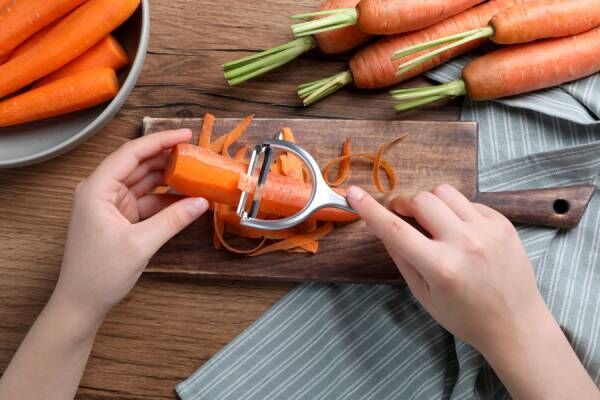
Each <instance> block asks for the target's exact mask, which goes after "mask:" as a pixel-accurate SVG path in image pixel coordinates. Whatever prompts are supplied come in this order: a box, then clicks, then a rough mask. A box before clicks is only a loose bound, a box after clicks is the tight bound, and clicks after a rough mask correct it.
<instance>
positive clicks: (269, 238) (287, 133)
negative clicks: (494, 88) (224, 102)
mask: <svg viewBox="0 0 600 400" xmlns="http://www.w3.org/2000/svg"><path fill="white" fill-rule="evenodd" d="M253 118H254V116H253V115H250V116H248V117H246V118H244V119H243V120H242V121H241V122H240V123H239V124H238V125H237V126H236V127H234V128H233V129H232V130H231V131H230V132H229V133H227V134H225V135H222V136H220V137H218V138H217V139H215V140H212V134H213V127H214V123H215V117H214V115H212V114H206V115H205V116H204V119H203V122H202V129H201V131H200V135H199V137H198V142H197V144H198V146H200V147H204V148H208V149H210V150H212V151H214V152H216V153H220V154H221V155H224V156H226V157H231V155H230V153H229V149H230V148H231V146H233V145H234V144H235V143H236V142H237V141H238V140H239V139H240V138H241V137H242V135H243V134H244V133H245V132H246V130H247V129H248V126H250V124H251V123H252V120H253ZM281 134H282V139H284V140H287V141H290V142H292V143H296V138H295V137H294V134H293V133H292V130H291V129H290V128H283V129H282V131H281ZM407 136H408V135H406V134H404V135H402V136H400V137H398V138H396V139H394V140H391V141H389V142H387V143H384V144H383V145H381V146H380V147H379V149H378V150H377V151H376V152H375V153H374V154H369V153H352V140H351V139H350V138H348V139H346V141H345V142H344V143H343V145H342V152H341V155H340V156H339V157H336V158H334V159H333V160H331V161H329V162H328V163H327V164H326V165H325V167H324V168H323V171H322V173H323V176H324V177H325V180H326V182H327V183H328V184H329V185H330V186H332V187H336V186H340V185H342V184H344V183H345V182H346V181H347V180H348V178H349V177H350V171H351V161H352V160H355V159H363V160H367V161H371V162H373V180H374V182H375V186H376V187H377V190H379V191H380V192H382V193H386V192H389V191H392V190H394V188H395V186H396V183H397V178H396V174H395V173H394V170H393V168H392V166H391V165H390V164H389V163H388V162H387V161H385V160H384V159H383V154H384V152H385V151H386V150H387V149H388V148H389V147H391V146H392V145H394V144H395V143H397V142H400V141H402V140H403V139H405V138H406V137H407ZM248 150H249V148H248V146H240V147H239V148H238V149H237V150H236V152H235V154H234V156H233V159H235V160H237V161H243V160H246V157H247V155H248ZM336 165H337V166H338V175H337V177H336V178H335V179H333V180H331V179H329V175H330V171H331V169H332V168H333V167H334V166H336ZM380 169H383V171H384V172H385V174H386V175H387V177H388V180H389V183H390V188H389V189H388V190H386V189H385V188H384V187H383V185H382V183H381V180H380V176H379V175H380V174H379V172H380ZM270 172H271V173H273V174H278V175H283V176H287V177H290V178H292V179H296V180H298V181H299V182H305V183H310V173H309V171H308V170H307V167H306V166H305V165H304V163H303V162H302V160H300V158H298V156H296V155H295V154H291V153H288V152H284V153H281V154H279V155H278V156H277V157H276V158H275V160H274V162H273V164H272V165H271V167H270ZM254 186H255V182H254V181H253V178H251V177H249V176H247V175H244V174H241V175H240V181H239V183H238V187H239V188H240V190H243V191H248V192H252V190H253V188H254ZM167 191H168V188H158V189H157V190H156V191H155V192H157V193H158V192H160V193H166V192H167ZM211 208H212V210H213V226H214V234H213V244H214V247H215V248H216V249H221V248H225V249H227V250H228V251H230V252H232V253H235V254H244V255H248V256H251V257H256V256H261V255H265V254H269V253H273V252H277V251H286V252H289V253H309V254H315V253H316V252H317V251H318V250H319V240H321V239H322V238H324V237H325V236H327V235H329V234H330V233H331V232H332V231H333V229H334V226H333V224H332V223H330V222H328V223H325V224H322V225H320V226H319V224H318V222H317V221H316V220H315V219H312V218H311V219H309V220H307V221H305V222H304V223H302V224H300V225H298V226H296V227H294V228H290V229H284V230H279V231H262V230H258V229H254V228H249V227H245V226H242V225H241V224H240V219H239V216H238V215H237V213H236V212H235V210H234V209H233V207H232V206H229V205H225V204H218V203H213V204H211ZM276 217H277V216H268V215H259V218H267V219H268V218H276ZM226 234H228V235H231V236H236V237H241V238H246V239H251V240H256V241H257V244H256V246H255V247H253V248H249V249H241V248H238V247H236V246H234V245H232V244H231V243H229V242H228V241H227V240H226V239H225V235H226Z"/></svg>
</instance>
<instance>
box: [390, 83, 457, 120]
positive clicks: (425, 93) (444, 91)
mask: <svg viewBox="0 0 600 400" xmlns="http://www.w3.org/2000/svg"><path fill="white" fill-rule="evenodd" d="M390 93H391V94H392V97H393V98H394V100H399V101H401V103H399V104H396V105H395V106H394V109H395V110H396V111H398V112H402V111H407V110H412V109H413V108H416V107H419V106H424V105H426V104H431V103H435V102H436V101H439V100H443V99H448V98H454V97H457V96H464V95H466V94H467V87H466V85H465V82H464V81H463V80H457V81H452V82H449V83H446V84H443V85H437V86H427V87H421V88H412V89H396V90H392V91H391V92H390Z"/></svg>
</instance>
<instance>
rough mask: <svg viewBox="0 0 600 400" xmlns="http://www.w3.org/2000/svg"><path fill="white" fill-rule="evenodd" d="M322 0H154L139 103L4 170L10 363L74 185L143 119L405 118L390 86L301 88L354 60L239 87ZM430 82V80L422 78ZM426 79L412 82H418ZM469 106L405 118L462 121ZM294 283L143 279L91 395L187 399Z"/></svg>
mask: <svg viewBox="0 0 600 400" xmlns="http://www.w3.org/2000/svg"><path fill="white" fill-rule="evenodd" d="M318 3H319V1H318V0H302V1H297V0H285V1H274V0H266V1H260V2H253V1H242V0H221V1H219V2H215V1H209V0H171V1H167V0H154V1H152V40H151V43H150V50H149V54H148V58H147V60H146V65H145V68H144V72H143V74H142V76H141V78H140V80H139V82H138V85H137V87H136V89H135V90H134V91H133V94H132V95H131V97H130V99H129V101H128V102H127V104H126V105H125V107H124V108H123V110H122V111H121V112H120V114H119V115H118V116H117V118H116V119H115V120H114V121H113V122H112V123H110V124H109V125H108V126H107V127H106V128H105V129H104V130H103V131H102V132H100V133H99V134H98V135H96V136H95V137H94V138H93V139H91V140H89V141H88V142H87V143H85V144H84V145H82V146H81V147H79V148H78V149H77V150H75V151H72V152H71V153H69V154H67V155H64V156H62V157H60V158H58V159H55V160H53V161H50V162H46V163H44V164H42V165H37V166H32V167H28V168H22V169H19V170H5V171H0V210H1V211H0V212H1V214H2V220H1V222H0V371H4V369H5V368H6V366H7V364H8V362H9V361H10V359H11V357H12V356H13V354H14V352H15V351H16V349H17V347H18V345H19V343H20V342H21V340H22V339H23V337H24V335H25V334H26V333H27V330H28V329H29V327H30V326H31V324H32V323H33V321H34V319H35V318H36V316H37V315H38V313H39V312H40V310H41V308H42V307H43V305H44V304H45V302H46V301H47V299H48V297H49V296H50V294H51V292H52V289H53V287H54V284H55V281H56V278H57V276H58V272H59V268H60V263H61V258H62V251H63V245H64V241H65V235H66V228H67V224H68V219H69V210H70V207H71V194H72V191H73V188H74V187H75V186H76V184H77V183H78V182H79V181H80V180H81V179H83V178H84V177H85V176H87V175H88V174H90V173H91V171H92V170H93V169H94V168H95V167H96V166H97V165H98V163H99V162H100V161H101V160H102V159H103V158H104V157H105V156H106V155H107V154H109V153H111V152H112V151H114V150H115V149H116V148H117V147H119V146H120V145H121V144H123V143H125V142H126V141H128V140H129V139H132V138H135V137H137V136H138V135H139V134H140V125H141V120H142V117H144V116H145V115H151V116H155V117H173V116H179V117H194V116H195V117H198V116H202V115H203V114H204V113H205V112H207V111H210V112H212V113H215V114H216V115H217V116H219V117H239V116H244V115H246V114H250V113H256V114H257V116H260V117H309V118H310V117H315V118H333V117H335V118H361V119H363V118H365V119H366V118H377V119H393V118H398V117H397V116H396V115H395V114H394V113H393V111H392V110H391V105H392V102H391V101H390V100H389V98H388V96H387V95H386V94H385V91H381V92H378V93H360V92H357V91H350V90H346V91H344V92H343V93H339V94H337V95H335V96H332V97H331V98H329V99H327V100H325V101H323V102H321V103H319V104H317V105H315V106H313V107H310V108H302V107H301V106H299V103H298V100H297V98H296V95H295V91H294V89H295V86H296V85H297V84H299V83H301V82H305V81H308V80H312V79H315V78H320V77H325V76H328V75H330V74H332V73H334V72H337V71H341V70H342V68H344V67H345V61H344V57H334V58H331V57H330V58H328V59H326V60H323V59H321V58H322V57H320V56H318V55H317V54H316V53H315V54H310V55H307V56H306V57H304V58H302V59H301V60H297V61H296V62H295V63H293V65H290V66H288V67H284V68H282V69H281V70H279V71H277V72H275V73H272V74H270V75H269V76H268V81H267V80H266V79H265V80H257V81H254V82H251V83H249V84H247V85H245V86H243V87H241V88H235V89H231V88H227V87H226V84H225V83H224V81H223V79H222V74H221V68H220V65H221V64H222V63H223V62H225V61H227V60H231V59H234V58H236V57H240V56H243V55H246V54H248V51H254V50H258V49H261V48H264V47H265V46H268V47H270V46H273V45H276V44H278V43H283V42H284V41H287V40H289V28H288V25H289V19H288V18H287V16H288V15H291V14H293V13H296V12H301V11H305V10H311V9H313V8H315V7H316V6H317V5H318ZM421 82H422V81H421ZM415 83H419V81H413V82H410V84H415ZM458 111H459V109H458V105H457V103H452V104H449V105H447V106H444V107H442V108H440V107H437V108H431V109H427V110H422V111H419V112H414V113H411V114H407V115H403V116H402V118H405V119H435V120H455V119H457V116H458ZM292 287H293V285H291V284H258V283H241V282H207V281H200V280H191V279H181V278H178V279H167V278H165V277H160V276H143V277H142V279H141V280H140V282H139V284H138V285H137V286H136V288H135V289H134V290H133V292H132V293H131V295H130V296H129V297H128V298H127V299H126V300H125V301H124V302H123V303H122V304H121V305H119V306H118V307H116V308H115V309H114V310H113V311H112V312H111V313H110V315H109V316H108V318H107V319H106V322H105V323H104V325H103V326H102V328H101V330H100V333H99V334H98V337H97V340H96V344H95V347H94V350H93V353H92V356H91V359H90V362H89V364H88V367H87V370H86V373H85V376H84V378H83V381H82V383H81V387H80V390H79V395H78V398H82V399H160V398H167V399H172V398H176V395H175V393H174V391H173V388H174V385H175V384H177V383H178V382H180V381H181V380H183V379H185V378H186V377H188V376H189V375H190V374H191V373H192V372H194V371H195V370H196V368H198V367H200V366H201V365H202V364H203V363H204V362H206V361H207V360H208V359H209V358H210V357H211V356H212V355H213V354H214V353H215V352H217V351H218V350H219V349H221V348H222V347H223V346H224V345H225V344H227V343H228V342H229V341H230V340H232V339H233V338H234V337H235V336H237V335H238V334H239V333H240V332H241V331H242V330H244V329H245V328H246V327H248V325H249V324H250V323H252V322H253V321H254V320H255V319H256V318H257V317H259V316H260V315H261V314H262V313H263V312H264V311H265V310H267V309H268V308H269V307H270V306H271V305H272V304H274V303H275V302H276V301H277V300H278V299H279V298H280V297H281V296H282V295H284V294H285V293H286V292H288V291H289V290H290V289H291V288H292Z"/></svg>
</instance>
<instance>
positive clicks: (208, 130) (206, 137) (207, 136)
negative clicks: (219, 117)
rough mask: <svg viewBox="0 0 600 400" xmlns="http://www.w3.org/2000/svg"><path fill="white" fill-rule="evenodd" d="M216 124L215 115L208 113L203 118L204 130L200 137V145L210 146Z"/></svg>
mask: <svg viewBox="0 0 600 400" xmlns="http://www.w3.org/2000/svg"><path fill="white" fill-rule="evenodd" d="M214 125H215V116H214V115H212V114H210V113H206V114H205V115H204V118H203V119H202V131H201V132H200V136H199V137H198V146H200V147H205V148H208V147H209V146H210V140H211V136H212V131H213V126H214Z"/></svg>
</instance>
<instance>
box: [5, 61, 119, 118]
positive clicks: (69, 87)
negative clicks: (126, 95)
mask: <svg viewBox="0 0 600 400" xmlns="http://www.w3.org/2000/svg"><path fill="white" fill-rule="evenodd" d="M118 91H119V81H118V80H117V76H116V75H115V71H114V70H112V69H110V68H98V69H94V70H90V71H83V72H80V73H78V74H75V75H71V76H68V77H66V78H63V79H60V80H57V81H54V82H51V83H49V84H47V85H45V86H42V87H39V88H37V89H32V90H30V91H28V92H25V93H23V94H20V95H18V96H15V97H12V98H10V99H8V100H4V101H3V102H0V127H3V126H11V125H17V124H21V123H25V122H30V121H36V120H39V119H43V118H48V117H53V116H56V115H61V114H66V113H70V112H73V111H77V110H82V109H84V108H89V107H93V106H95V105H98V104H101V103H104V102H105V101H108V100H110V99H112V98H113V97H115V96H116V94H117V92H118Z"/></svg>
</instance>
